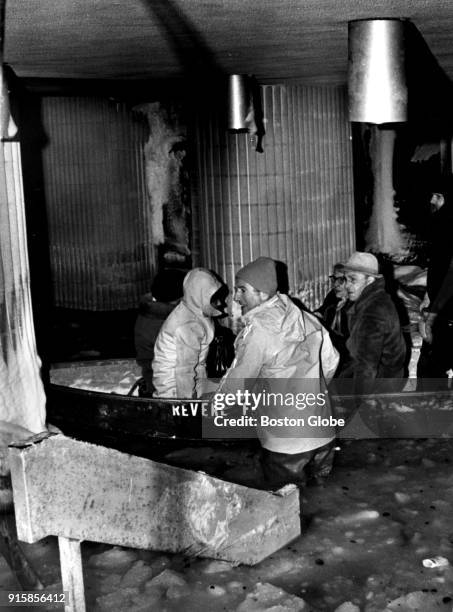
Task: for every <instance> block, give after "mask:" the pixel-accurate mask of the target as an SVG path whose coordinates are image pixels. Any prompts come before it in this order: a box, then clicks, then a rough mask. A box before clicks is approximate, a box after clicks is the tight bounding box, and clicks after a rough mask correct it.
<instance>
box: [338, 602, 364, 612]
mask: <svg viewBox="0 0 453 612" xmlns="http://www.w3.org/2000/svg"><path fill="white" fill-rule="evenodd" d="M334 612H360V608H359V606H356V605H355V604H353V603H352V602H350V601H345V602H344V603H342V604H341V606H338V608H335V610H334Z"/></svg>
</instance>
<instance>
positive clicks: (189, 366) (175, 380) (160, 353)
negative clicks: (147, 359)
mask: <svg viewBox="0 0 453 612" xmlns="http://www.w3.org/2000/svg"><path fill="white" fill-rule="evenodd" d="M221 286H222V285H221V283H220V282H219V281H218V280H217V279H216V278H215V277H214V275H213V274H211V272H209V271H208V270H205V269H204V268H194V269H193V270H191V271H190V272H189V273H188V274H187V275H186V277H185V278H184V284H183V290H184V297H183V299H182V301H181V302H180V303H179V304H178V306H176V308H175V309H174V310H173V312H172V313H171V314H170V315H169V316H168V318H167V319H166V321H165V322H164V324H163V325H162V327H161V329H160V332H159V335H158V336H157V339H156V343H155V345H154V359H153V365H152V368H153V385H154V388H155V390H156V391H155V393H154V395H155V396H156V397H178V398H193V397H200V395H202V394H203V392H204V382H205V380H206V356H207V353H208V348H209V344H210V343H211V341H212V339H213V337H214V324H213V322H212V319H211V317H212V316H216V315H218V314H220V313H219V311H218V310H216V309H215V308H214V307H213V306H212V305H211V298H212V296H213V295H214V293H216V292H217V291H218V290H219V289H220V287H221Z"/></svg>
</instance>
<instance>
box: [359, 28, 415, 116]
mask: <svg viewBox="0 0 453 612" xmlns="http://www.w3.org/2000/svg"><path fill="white" fill-rule="evenodd" d="M406 24H407V20H406V19H361V20H357V21H350V22H349V24H348V33H349V62H348V93H349V119H350V121H359V122H365V123H376V124H382V123H395V122H401V121H407V115H408V113H407V102H408V100H407V78H406V76H407V75H406V41H405V37H406Z"/></svg>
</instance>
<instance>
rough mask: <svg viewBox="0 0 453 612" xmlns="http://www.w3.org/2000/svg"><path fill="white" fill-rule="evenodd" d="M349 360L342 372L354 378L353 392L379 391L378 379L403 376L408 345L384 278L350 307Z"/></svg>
mask: <svg viewBox="0 0 453 612" xmlns="http://www.w3.org/2000/svg"><path fill="white" fill-rule="evenodd" d="M348 318H349V334H350V335H349V339H348V341H347V342H346V346H347V348H348V350H349V354H350V360H349V362H348V363H347V364H346V365H345V367H344V369H343V371H342V372H341V373H340V376H341V377H342V378H353V379H354V382H355V384H354V391H355V392H358V393H372V392H375V391H377V390H379V385H378V384H377V381H376V379H378V378H379V379H380V378H400V377H402V376H403V371H404V362H405V357H406V344H405V342H404V338H403V335H402V332H401V325H400V321H399V317H398V313H397V311H396V308H395V305H394V303H393V301H392V299H391V297H390V295H389V294H388V293H387V292H386V290H385V287H384V279H383V278H379V279H376V280H375V281H374V282H373V283H371V284H370V285H368V286H366V287H365V289H364V290H363V292H362V294H361V295H360V297H359V299H358V300H357V301H356V302H354V303H353V305H352V306H351V308H350V309H349V310H348Z"/></svg>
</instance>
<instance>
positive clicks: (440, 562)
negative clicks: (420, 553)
mask: <svg viewBox="0 0 453 612" xmlns="http://www.w3.org/2000/svg"><path fill="white" fill-rule="evenodd" d="M422 563H423V567H428V568H430V569H433V568H435V567H448V566H449V565H450V562H449V561H448V559H446V558H445V557H441V556H437V557H432V558H431V559H423V561H422Z"/></svg>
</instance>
